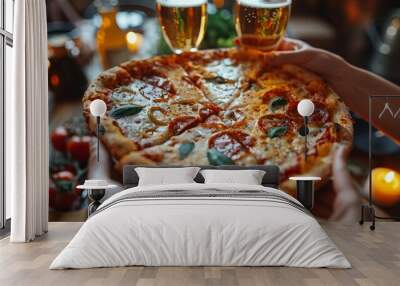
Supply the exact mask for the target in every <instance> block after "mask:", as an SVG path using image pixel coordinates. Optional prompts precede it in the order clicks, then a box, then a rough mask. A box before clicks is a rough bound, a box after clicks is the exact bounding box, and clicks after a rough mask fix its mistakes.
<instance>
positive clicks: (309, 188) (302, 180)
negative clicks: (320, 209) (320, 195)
mask: <svg viewBox="0 0 400 286" xmlns="http://www.w3.org/2000/svg"><path fill="white" fill-rule="evenodd" d="M289 179H290V180H292V181H296V185H297V199H298V200H299V202H301V203H302V204H303V205H304V206H305V207H306V208H307V209H309V210H311V209H312V208H313V207H314V182H315V181H320V180H321V178H320V177H290V178H289Z"/></svg>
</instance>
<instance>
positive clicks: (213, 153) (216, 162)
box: [207, 148, 235, 166]
mask: <svg viewBox="0 0 400 286" xmlns="http://www.w3.org/2000/svg"><path fill="white" fill-rule="evenodd" d="M207 158H208V162H209V163H210V164H211V165H213V166H223V165H235V162H234V161H233V160H232V159H231V158H229V157H227V156H225V155H224V154H222V153H221V152H219V151H218V150H217V149H215V148H213V149H210V150H208V152H207Z"/></svg>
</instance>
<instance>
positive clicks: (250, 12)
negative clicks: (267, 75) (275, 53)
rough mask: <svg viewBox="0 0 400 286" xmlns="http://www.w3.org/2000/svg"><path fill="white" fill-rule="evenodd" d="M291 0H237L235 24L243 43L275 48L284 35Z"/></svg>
mask: <svg viewBox="0 0 400 286" xmlns="http://www.w3.org/2000/svg"><path fill="white" fill-rule="evenodd" d="M291 3H292V1H291V0H237V5H236V11H235V26H236V31H237V33H238V35H239V39H240V43H241V45H243V46H245V47H250V48H256V49H259V50H265V51H269V50H273V49H275V48H276V47H277V46H278V44H279V42H280V40H281V39H282V38H283V37H284V35H285V31H286V27H287V24H288V21H289V16H290V5H291Z"/></svg>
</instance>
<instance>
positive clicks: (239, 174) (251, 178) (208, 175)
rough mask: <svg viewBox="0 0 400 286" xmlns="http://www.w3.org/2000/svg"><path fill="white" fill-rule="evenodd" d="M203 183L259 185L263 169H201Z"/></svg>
mask: <svg viewBox="0 0 400 286" xmlns="http://www.w3.org/2000/svg"><path fill="white" fill-rule="evenodd" d="M200 174H202V175H203V177H204V183H205V184H213V183H217V184H246V185H261V182H262V179H263V177H264V175H265V171H262V170H202V171H201V172H200Z"/></svg>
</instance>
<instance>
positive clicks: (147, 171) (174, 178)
mask: <svg viewBox="0 0 400 286" xmlns="http://www.w3.org/2000/svg"><path fill="white" fill-rule="evenodd" d="M199 170H200V168H199V167H184V168H144V167H138V168H135V171H136V173H137V174H138V176H139V184H138V185H139V186H150V185H170V184H187V183H195V181H194V180H193V179H194V178H195V177H196V175H197V173H198V172H199Z"/></svg>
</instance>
